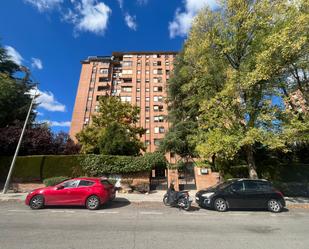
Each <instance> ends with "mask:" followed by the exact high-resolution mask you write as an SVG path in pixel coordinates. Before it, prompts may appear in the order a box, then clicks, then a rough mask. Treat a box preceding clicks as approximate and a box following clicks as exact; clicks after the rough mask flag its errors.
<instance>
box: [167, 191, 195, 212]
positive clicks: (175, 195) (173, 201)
mask: <svg viewBox="0 0 309 249" xmlns="http://www.w3.org/2000/svg"><path fill="white" fill-rule="evenodd" d="M169 195H171V196H169ZM163 203H164V205H165V206H172V207H178V208H182V209H183V210H186V211H188V210H190V208H191V203H192V200H191V199H190V197H189V192H188V191H179V192H177V191H173V192H167V193H166V194H165V195H164V197H163Z"/></svg>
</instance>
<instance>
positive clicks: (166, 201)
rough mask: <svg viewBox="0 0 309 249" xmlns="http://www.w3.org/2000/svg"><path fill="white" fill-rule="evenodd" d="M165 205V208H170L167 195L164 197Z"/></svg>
mask: <svg viewBox="0 0 309 249" xmlns="http://www.w3.org/2000/svg"><path fill="white" fill-rule="evenodd" d="M163 203H164V205H165V206H170V204H169V203H168V196H167V195H165V196H164V197H163Z"/></svg>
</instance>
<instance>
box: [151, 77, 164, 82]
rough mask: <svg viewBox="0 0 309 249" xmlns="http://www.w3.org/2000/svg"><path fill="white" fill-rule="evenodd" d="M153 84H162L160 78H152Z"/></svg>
mask: <svg viewBox="0 0 309 249" xmlns="http://www.w3.org/2000/svg"><path fill="white" fill-rule="evenodd" d="M153 83H162V77H154V78H153Z"/></svg>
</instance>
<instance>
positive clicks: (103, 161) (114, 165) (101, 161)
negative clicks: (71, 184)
mask: <svg viewBox="0 0 309 249" xmlns="http://www.w3.org/2000/svg"><path fill="white" fill-rule="evenodd" d="M80 163H81V166H82V168H83V171H84V172H86V174H88V175H89V176H101V175H104V174H123V173H134V172H142V171H149V170H151V169H152V168H154V167H166V164H167V162H166V159H165V157H164V155H163V154H161V153H156V152H155V153H146V154H145V155H144V156H140V157H131V156H109V155H86V156H84V157H82V158H81V161H80Z"/></svg>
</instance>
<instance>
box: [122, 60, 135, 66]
mask: <svg viewBox="0 0 309 249" xmlns="http://www.w3.org/2000/svg"><path fill="white" fill-rule="evenodd" d="M132 64H133V63H132V61H123V62H122V66H123V67H132Z"/></svg>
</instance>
